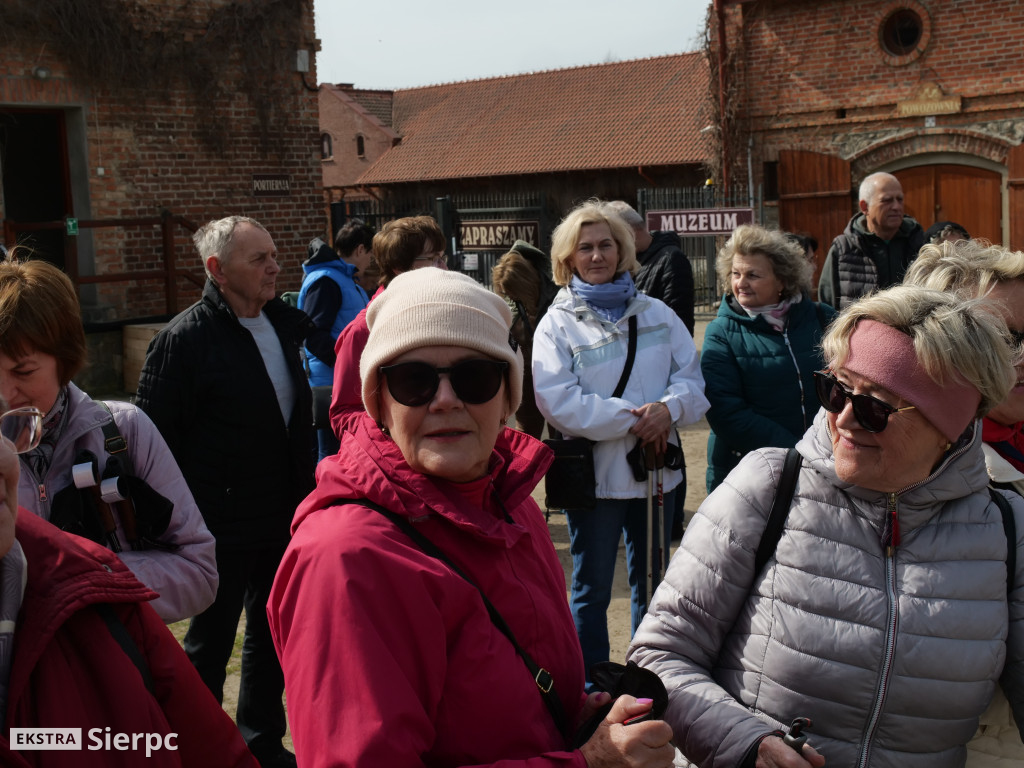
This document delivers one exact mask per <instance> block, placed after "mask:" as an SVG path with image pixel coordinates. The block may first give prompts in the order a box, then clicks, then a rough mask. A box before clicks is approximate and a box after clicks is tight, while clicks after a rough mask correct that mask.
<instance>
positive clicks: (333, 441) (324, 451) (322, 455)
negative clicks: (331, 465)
mask: <svg viewBox="0 0 1024 768" xmlns="http://www.w3.org/2000/svg"><path fill="white" fill-rule="evenodd" d="M316 444H317V449H318V453H317V459H316V460H317V463H319V462H321V461H323V460H324V459H326V458H327V457H328V456H333V455H334V454H336V453H337V452H338V449H339V448H340V447H341V441H340V440H339V439H338V436H337V435H336V434H334V430H333V429H332V428H331V427H326V428H323V429H318V430H317V431H316Z"/></svg>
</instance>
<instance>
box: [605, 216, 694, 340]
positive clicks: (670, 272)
mask: <svg viewBox="0 0 1024 768" xmlns="http://www.w3.org/2000/svg"><path fill="white" fill-rule="evenodd" d="M611 206H612V208H614V209H615V210H616V211H617V212H618V214H619V216H621V217H622V220H623V221H625V222H626V223H627V224H629V226H630V229H632V230H633V237H634V239H635V240H636V260H637V262H638V263H639V264H640V269H639V270H638V271H637V273H636V277H635V278H634V279H633V280H634V282H635V283H636V288H637V290H638V291H640V292H641V293H646V294H647V295H648V296H651V297H653V298H655V299H660V300H661V301H663V302H665V303H666V304H668V305H669V307H671V309H672V311H673V312H675V313H676V314H677V315H679V319H680V320H682V321H683V325H685V326H686V330H688V331H689V332H690V335H691V336H693V327H694V319H693V267H691V266H690V260H689V259H688V258H686V254H685V253H683V249H682V241H681V240H680V239H679V235H677V234H676V233H675V232H662V231H655V232H651V231H650V230H648V229H647V222H645V221H644V217H643V216H641V215H640V214H639V213H637V212H636V211H635V210H633V207H632V206H631V205H629V204H628V203H626V202H624V201H622V200H614V201H612V203H611Z"/></svg>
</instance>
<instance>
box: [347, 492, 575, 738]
mask: <svg viewBox="0 0 1024 768" xmlns="http://www.w3.org/2000/svg"><path fill="white" fill-rule="evenodd" d="M338 503H339V504H359V505H360V506H363V507H366V508H367V509H372V510H375V511H377V512H379V513H380V514H382V515H384V517H386V518H387V519H388V520H390V521H391V522H392V523H394V524H395V525H396V526H397V527H398V528H399V529H400V530H401V531H402V533H404V534H405V535H406V536H408V537H409V538H410V539H412V540H413V542H414V543H415V544H416V545H417V546H419V547H420V549H422V550H423V551H424V552H426V553H427V554H428V555H430V556H431V557H434V558H437V559H438V560H440V561H441V562H442V563H444V564H445V565H447V566H448V567H449V568H451V569H452V570H453V571H454V572H455V573H456V574H457V575H458V576H460V577H461V578H462V579H464V580H465V581H466V582H467V583H468V584H469V585H470V586H471V587H473V588H474V589H475V590H476V591H477V592H479V593H480V598H481V599H482V600H483V601H484V606H486V608H487V613H488V615H489V616H490V617H491V621H492V622H493V623H494V626H495V627H497V628H498V630H499V631H500V632H501V633H502V634H503V635H504V636H505V637H507V638H508V639H509V642H511V643H512V647H513V648H515V649H516V653H517V654H519V658H521V659H522V660H523V663H524V664H525V665H526V668H527V669H528V670H529V671H530V674H531V675H532V676H533V681H534V682H535V683H536V684H537V689H538V690H539V691H540V693H541V697H542V698H543V699H544V703H545V704H546V705H547V708H548V711H549V712H551V717H552V719H553V720H554V721H555V725H556V726H557V727H558V730H559V732H560V733H561V734H562V735H563V736H564V735H566V734H567V733H568V730H567V728H568V724H569V721H568V718H567V717H566V714H565V709H564V708H563V707H562V700H561V699H559V698H558V693H557V692H556V691H555V680H554V678H553V677H552V676H551V673H550V672H548V671H547V670H546V669H544V668H543V667H541V666H539V665H538V664H537V663H536V662H535V661H534V660H533V659H532V658H531V657H530V654H528V653H527V652H526V649H525V648H523V647H522V646H521V645H519V642H518V641H517V640H516V637H515V635H514V634H512V628H511V627H509V625H508V623H507V622H506V621H505V619H504V618H503V617H502V615H501V614H500V613H498V609H497V608H495V607H494V606H493V605H492V604H491V601H490V600H488V599H487V595H485V594H484V593H483V591H481V589H480V587H478V586H477V585H476V584H475V583H474V582H473V580H472V579H470V578H469V576H467V575H466V574H465V573H463V572H462V570H461V569H459V567H458V566H457V565H455V563H453V562H452V561H451V560H450V559H449V558H448V556H447V555H446V554H445V553H444V552H442V551H441V550H440V548H438V546H437V545H436V544H434V542H432V541H431V540H430V539H428V538H427V537H426V536H424V535H423V534H422V533H420V532H419V531H418V530H416V529H415V528H414V527H413V525H412V523H410V522H409V519H408V518H406V517H403V516H402V515H398V514H396V513H394V512H392V511H391V510H390V509H388V508H387V507H382V506H381V505H380V504H375V503H374V502H372V501H370V500H369V499H350V500H344V501H339V502H338Z"/></svg>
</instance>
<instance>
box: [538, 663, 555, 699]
mask: <svg viewBox="0 0 1024 768" xmlns="http://www.w3.org/2000/svg"><path fill="white" fill-rule="evenodd" d="M533 682H535V683H536V684H537V687H538V688H540V690H541V693H551V687H552V686H553V685H554V684H555V678H553V677H552V676H551V673H550V672H548V671H547V670H546V669H544V667H541V668H540V669H538V670H537V674H536V675H534V678H533Z"/></svg>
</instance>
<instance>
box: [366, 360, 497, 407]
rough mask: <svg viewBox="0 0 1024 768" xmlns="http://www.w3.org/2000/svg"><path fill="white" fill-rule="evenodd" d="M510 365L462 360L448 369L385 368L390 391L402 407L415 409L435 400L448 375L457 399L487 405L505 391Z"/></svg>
mask: <svg viewBox="0 0 1024 768" xmlns="http://www.w3.org/2000/svg"><path fill="white" fill-rule="evenodd" d="M507 369H508V363H506V362H504V361H502V360H462V361H461V362H458V363H456V364H455V365H452V366H448V367H447V368H435V367H434V366H432V365H431V364H430V363H421V362H415V361H414V362H410V363H398V364H397V365H385V366H381V369H380V372H381V374H382V375H383V376H384V378H385V380H386V381H387V383H388V392H390V393H391V397H393V398H394V399H395V400H396V401H397V402H399V403H401V404H402V405H406V406H409V407H410V408H415V407H417V406H420V405H426V404H427V403H429V402H430V401H431V400H433V399H434V395H436V394H437V388H438V387H439V386H441V374H442V373H444V374H447V375H448V380H449V381H450V382H451V384H452V389H454V390H455V394H456V396H457V397H458V398H459V399H460V400H461V401H462V402H464V403H469V404H470V405H480V404H481V403H486V402H487V401H488V400H490V399H491V398H492V397H494V396H495V395H496V394H498V390H499V389H501V382H502V380H503V379H504V376H505V371H506V370H507Z"/></svg>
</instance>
